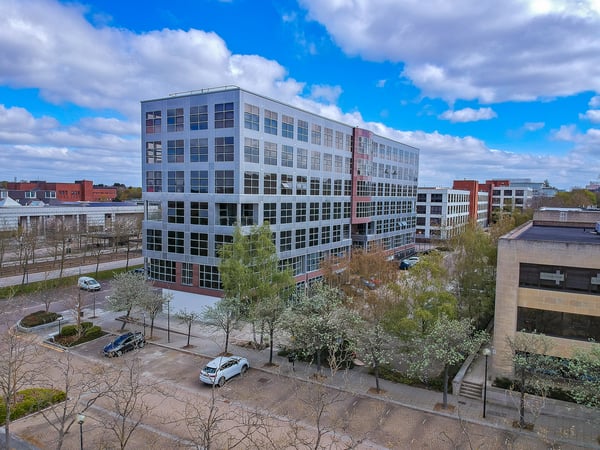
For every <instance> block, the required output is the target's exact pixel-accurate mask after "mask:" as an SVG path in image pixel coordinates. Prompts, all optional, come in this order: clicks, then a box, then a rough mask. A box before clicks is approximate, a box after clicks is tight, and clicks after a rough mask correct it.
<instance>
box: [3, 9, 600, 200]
mask: <svg viewBox="0 0 600 450" xmlns="http://www.w3.org/2000/svg"><path fill="white" fill-rule="evenodd" d="M599 30H600V0H563V1H557V0H502V2H488V1H481V0H453V1H447V0H420V1H415V0H402V1H399V0H228V1H218V0H173V1H170V2H165V1H164V0H144V1H138V0H126V1H124V0H88V1H85V2H79V1H56V0H0V180H14V179H17V180H21V179H42V180H47V181H68V182H70V181H73V180H76V179H82V178H85V179H91V180H93V181H94V182H96V183H105V184H113V183H114V182H121V183H125V184H127V185H133V186H140V185H141V162H140V153H141V151H140V101H141V100H148V99H153V98H159V97H164V96H168V95H169V94H171V93H175V92H183V91H190V90H198V89H202V88H207V87H216V86H224V85H237V86H240V87H243V88H245V89H248V90H251V91H255V92H258V93H260V94H263V95H266V96H269V97H272V98H275V99H277V100H280V101H283V102H286V103H292V104H294V105H297V106H299V107H302V108H304V109H308V110H311V111H314V112H317V113H319V114H322V115H324V116H327V117H330V118H333V119H336V120H340V121H343V122H346V123H349V124H352V125H358V126H361V127H365V128H368V129H371V130H373V131H375V132H376V133H378V134H380V135H384V136H388V137H391V138H394V139H398V140H400V141H402V142H404V143H406V144H409V145H412V146H415V147H418V148H420V149H421V158H420V173H419V185H421V186H450V185H451V184H452V180H454V179H476V180H480V181H484V180H486V179H491V178H531V179H532V180H534V181H543V180H546V179H547V180H549V181H550V183H551V184H553V185H555V186H557V187H559V188H565V189H570V188H571V187H574V186H585V185H586V184H587V183H588V182H589V181H591V180H595V179H598V178H600V31H599Z"/></svg>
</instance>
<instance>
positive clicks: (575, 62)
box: [301, 0, 600, 103]
mask: <svg viewBox="0 0 600 450" xmlns="http://www.w3.org/2000/svg"><path fill="white" fill-rule="evenodd" d="M301 4H302V5H303V6H305V7H306V8H307V10H308V17H309V18H310V19H313V20H316V21H318V22H320V23H322V24H323V25H324V27H325V28H326V29H327V31H328V32H329V34H330V35H331V36H332V38H333V40H334V41H335V42H336V43H337V44H338V45H339V46H340V47H341V48H342V50H343V51H345V52H346V53H347V54H349V55H353V56H354V55H360V56H361V57H363V58H365V59H369V60H373V61H392V62H402V63H404V72H403V75H404V76H405V77H407V78H409V79H410V80H411V81H412V82H413V83H414V84H415V85H416V86H417V87H418V88H420V89H421V90H422V91H423V95H425V96H429V97H440V98H443V99H445V100H447V101H449V102H452V101H454V100H456V99H479V100H480V101H481V102H484V103H493V102H502V101H507V100H518V101H519V100H532V99H536V98H540V97H554V96H567V95H571V94H574V93H579V92H584V91H587V90H591V91H595V92H600V76H599V75H600V52H598V48H600V33H598V29H600V7H599V6H598V2H597V0H582V1H578V2H563V1H551V0H546V1H542V2H540V1H539V0H505V1H503V2H501V3H498V2H485V1H484V2H482V1H479V0H454V1H452V2H448V1H444V0H433V1H429V2H399V1H391V0H354V1H351V2H350V1H341V0H339V1H331V0H301ZM348 30H352V32H351V33H349V32H348Z"/></svg>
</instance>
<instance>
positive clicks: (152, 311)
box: [138, 290, 173, 339]
mask: <svg viewBox="0 0 600 450" xmlns="http://www.w3.org/2000/svg"><path fill="white" fill-rule="evenodd" d="M147 294H148V295H144V296H142V297H140V300H139V302H138V306H139V307H140V308H141V310H142V311H144V312H145V313H148V317H150V339H152V337H153V335H154V320H155V319H156V315H157V314H158V313H159V312H161V311H162V310H163V306H164V304H165V303H169V302H170V301H171V299H172V297H173V294H164V295H163V294H162V293H160V292H156V291H151V290H149V292H148V293H147Z"/></svg>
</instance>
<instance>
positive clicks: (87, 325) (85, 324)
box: [81, 322, 94, 332]
mask: <svg viewBox="0 0 600 450" xmlns="http://www.w3.org/2000/svg"><path fill="white" fill-rule="evenodd" d="M93 326H94V324H93V323H92V322H81V329H82V330H83V331H84V332H85V330H87V329H88V328H92V327H93Z"/></svg>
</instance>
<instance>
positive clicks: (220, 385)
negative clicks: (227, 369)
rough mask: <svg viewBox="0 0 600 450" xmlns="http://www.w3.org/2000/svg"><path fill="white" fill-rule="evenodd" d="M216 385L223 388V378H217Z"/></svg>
mask: <svg viewBox="0 0 600 450" xmlns="http://www.w3.org/2000/svg"><path fill="white" fill-rule="evenodd" d="M217 384H218V385H219V387H223V385H224V384H225V377H221V378H219V382H218V383H217Z"/></svg>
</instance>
